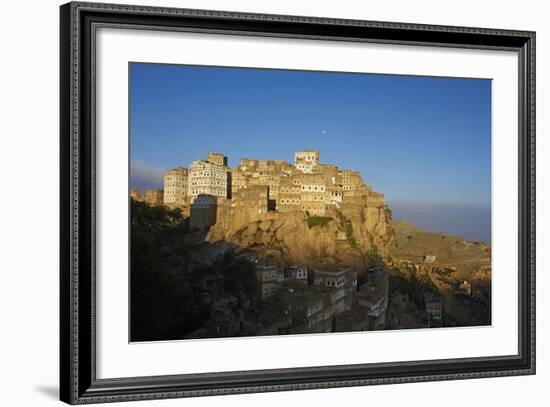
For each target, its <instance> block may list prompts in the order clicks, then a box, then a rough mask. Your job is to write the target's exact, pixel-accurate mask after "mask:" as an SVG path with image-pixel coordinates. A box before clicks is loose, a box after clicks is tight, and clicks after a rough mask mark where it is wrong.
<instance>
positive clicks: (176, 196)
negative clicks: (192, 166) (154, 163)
mask: <svg viewBox="0 0 550 407" xmlns="http://www.w3.org/2000/svg"><path fill="white" fill-rule="evenodd" d="M187 184H188V171H187V168H184V167H178V168H174V169H172V170H169V171H166V173H165V174H164V204H165V205H167V206H173V207H182V206H184V205H185V201H186V198H187V189H188V185H187Z"/></svg>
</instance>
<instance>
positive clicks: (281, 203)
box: [131, 150, 384, 229]
mask: <svg viewBox="0 0 550 407" xmlns="http://www.w3.org/2000/svg"><path fill="white" fill-rule="evenodd" d="M131 197H132V198H133V199H135V200H139V201H144V202H146V203H148V204H149V205H166V206H168V207H172V208H175V207H178V208H181V209H182V211H183V213H184V214H186V215H188V216H190V217H191V225H192V226H195V227H198V228H201V229H203V228H204V229H206V228H208V227H209V226H211V225H212V224H213V223H214V222H215V219H216V216H215V213H216V207H218V206H221V205H224V204H228V202H230V203H231V204H232V205H233V206H238V205H244V206H251V207H252V206H253V207H254V208H253V209H256V210H257V211H258V213H262V212H266V211H279V212H290V211H296V210H299V211H304V212H307V213H308V214H309V215H311V216H324V215H325V214H326V213H327V211H330V210H331V209H333V208H338V207H339V206H340V205H342V204H343V203H344V202H346V201H349V200H353V199H354V198H356V197H366V198H367V202H368V203H370V204H373V205H379V204H383V202H384V196H383V195H382V194H380V193H378V192H375V191H373V190H372V188H371V187H369V186H367V185H366V184H365V183H364V182H363V179H362V178H361V174H359V173H358V172H357V171H352V170H346V169H344V170H341V169H339V168H338V167H336V166H334V165H330V164H324V163H321V161H320V152H319V151H318V150H304V151H300V152H297V153H295V155H294V165H291V164H289V163H288V162H286V161H284V160H253V159H248V158H243V159H241V160H240V162H239V164H238V165H237V166H236V167H233V168H229V166H228V160H227V157H226V156H225V155H223V154H221V153H208V155H207V157H206V159H205V160H196V161H193V162H192V163H191V164H190V165H189V167H188V168H186V167H178V168H174V169H171V170H169V171H167V172H166V173H165V175H164V189H163V190H160V189H153V190H147V191H145V194H144V195H142V194H141V191H139V190H132V191H131Z"/></svg>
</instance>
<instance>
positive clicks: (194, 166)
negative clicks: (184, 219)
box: [188, 153, 230, 202]
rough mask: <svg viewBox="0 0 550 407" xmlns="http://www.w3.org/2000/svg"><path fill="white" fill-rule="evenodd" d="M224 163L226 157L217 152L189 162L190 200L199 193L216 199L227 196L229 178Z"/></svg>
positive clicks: (225, 162)
mask: <svg viewBox="0 0 550 407" xmlns="http://www.w3.org/2000/svg"><path fill="white" fill-rule="evenodd" d="M210 160H212V161H210ZM225 164H227V157H225V156H224V155H223V154H219V153H209V154H208V160H197V161H193V162H192V163H191V165H190V166H189V181H188V185H189V187H188V196H189V198H190V200H191V202H193V201H194V200H195V198H196V197H197V196H199V195H210V196H213V197H216V198H218V199H219V198H224V199H225V198H228V197H229V193H230V189H229V179H230V178H229V177H228V172H229V171H228V168H227V165H225Z"/></svg>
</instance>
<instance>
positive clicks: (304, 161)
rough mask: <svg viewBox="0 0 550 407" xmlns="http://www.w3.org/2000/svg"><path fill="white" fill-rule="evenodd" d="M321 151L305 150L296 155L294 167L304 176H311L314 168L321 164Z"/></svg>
mask: <svg viewBox="0 0 550 407" xmlns="http://www.w3.org/2000/svg"><path fill="white" fill-rule="evenodd" d="M319 160H320V153H319V150H304V151H299V152H297V153H294V165H296V168H298V169H299V170H300V171H302V172H303V173H304V174H311V173H312V172H313V168H314V167H315V166H316V165H317V164H319Z"/></svg>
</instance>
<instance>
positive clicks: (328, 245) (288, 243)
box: [206, 196, 394, 267]
mask: <svg viewBox="0 0 550 407" xmlns="http://www.w3.org/2000/svg"><path fill="white" fill-rule="evenodd" d="M393 238H394V232H393V228H392V223H391V211H390V210H389V208H388V207H387V206H386V205H385V204H384V202H383V199H382V200H381V199H376V200H372V199H371V200H369V198H368V197H367V196H361V197H356V198H354V199H352V200H348V201H347V202H346V203H344V204H342V205H341V206H340V208H335V209H332V210H330V211H327V213H326V216H323V217H316V216H309V215H308V214H307V213H305V212H303V211H299V210H297V211H291V212H286V213H281V212H277V211H271V212H266V213H257V212H254V211H253V210H250V209H247V208H246V207H239V206H234V205H233V206H232V205H231V203H230V201H229V202H228V203H227V204H225V205H221V206H220V207H219V208H218V214H217V221H216V223H215V224H214V225H213V226H212V227H211V228H210V231H209V233H208V235H207V237H206V240H207V241H208V242H210V243H213V242H217V241H226V242H228V243H231V244H233V245H236V246H238V247H241V248H250V249H255V250H257V251H259V252H261V251H265V250H277V251H279V252H280V253H281V256H282V257H283V258H284V259H285V261H286V262H288V263H300V264H305V265H309V266H321V265H349V266H352V267H360V266H362V265H364V260H365V253H366V252H367V250H368V249H369V248H371V247H373V246H376V247H377V248H378V250H379V252H380V253H381V254H382V255H385V254H387V253H388V250H389V247H390V244H391V242H392V240H393Z"/></svg>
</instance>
